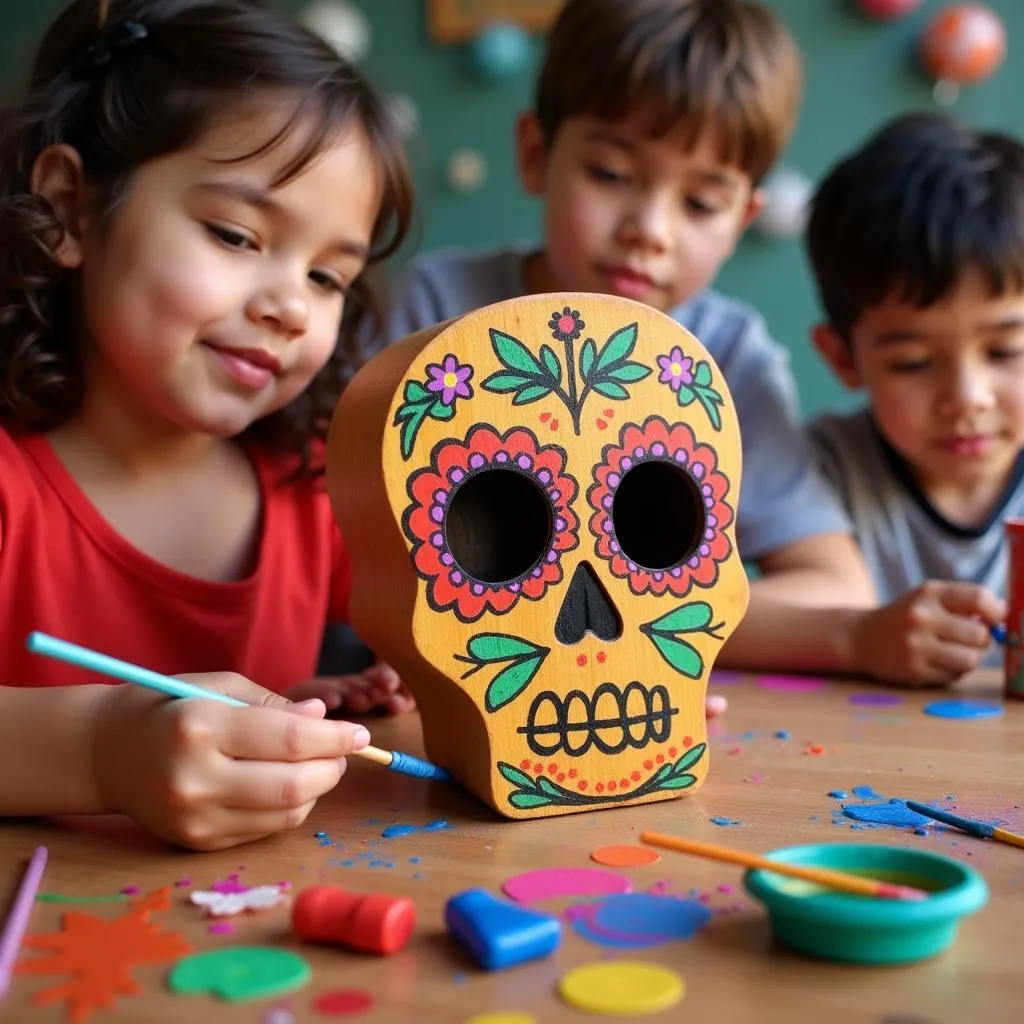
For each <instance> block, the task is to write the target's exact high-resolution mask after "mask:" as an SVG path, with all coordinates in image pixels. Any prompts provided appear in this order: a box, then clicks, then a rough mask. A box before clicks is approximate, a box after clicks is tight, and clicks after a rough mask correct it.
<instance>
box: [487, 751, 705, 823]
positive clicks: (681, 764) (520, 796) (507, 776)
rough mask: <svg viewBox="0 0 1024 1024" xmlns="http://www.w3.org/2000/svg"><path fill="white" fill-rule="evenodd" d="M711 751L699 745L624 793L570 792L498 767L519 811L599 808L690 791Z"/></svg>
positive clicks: (542, 778)
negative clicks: (695, 772) (652, 795)
mask: <svg viewBox="0 0 1024 1024" xmlns="http://www.w3.org/2000/svg"><path fill="white" fill-rule="evenodd" d="M707 749H708V745H707V744H706V743H698V744H697V745H696V746H694V747H691V748H690V749H689V750H687V751H686V752H685V753H684V754H683V755H682V756H681V757H680V758H678V759H677V760H676V761H675V762H670V763H669V764H663V765H661V767H660V768H658V769H657V770H656V771H654V772H653V773H652V774H651V775H650V776H648V777H647V779H645V780H644V781H642V782H641V783H640V785H639V786H637V787H636V788H635V789H632V790H628V791H626V792H623V793H603V794H590V793H581V792H579V791H578V790H572V789H566V788H565V787H564V786H562V785H560V784H559V783H557V782H554V781H553V780H552V779H550V778H548V777H547V776H546V775H537V776H532V775H527V773H526V772H524V771H522V770H521V769H519V768H516V767H514V766H513V765H510V764H508V763H506V762H505V761H499V762H498V764H497V768H498V772H499V773H500V775H501V777H502V778H503V779H504V780H505V781H506V782H508V783H509V784H510V785H511V786H512V790H511V792H510V793H509V794H508V802H509V803H510V804H511V805H512V806H513V807H515V808H517V809H518V810H532V809H533V808H535V807H581V806H591V807H596V806H600V805H602V804H612V803H621V802H623V801H625V800H636V799H637V798H638V797H644V796H647V795H649V794H650V793H657V792H662V791H665V790H676V789H689V788H690V787H691V786H692V785H693V784H694V783H695V782H696V781H697V776H696V775H693V774H692V772H691V769H693V768H694V767H695V766H696V765H697V764H699V763H700V761H701V758H703V757H704V755H705V754H706V753H707Z"/></svg>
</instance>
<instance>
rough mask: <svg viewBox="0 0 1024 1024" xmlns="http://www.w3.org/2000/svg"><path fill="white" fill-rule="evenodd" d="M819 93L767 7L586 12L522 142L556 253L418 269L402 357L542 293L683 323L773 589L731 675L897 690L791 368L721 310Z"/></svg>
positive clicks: (579, 6)
mask: <svg viewBox="0 0 1024 1024" xmlns="http://www.w3.org/2000/svg"><path fill="white" fill-rule="evenodd" d="M801 80H802V71H801V62H800V56H799V53H798V51H797V48H796V45H795V44H794V42H793V40H792V39H791V38H790V36H789V34H788V33H787V31H786V30H785V28H784V27H783V26H782V25H781V24H780V22H779V21H778V20H777V19H776V18H775V16H774V15H773V14H772V13H771V12H770V11H768V10H767V9H765V8H764V7H761V6H759V5H757V4H755V3H750V2H745V0H568V2H567V3H566V5H565V7H564V8H563V9H562V12H561V14H560V16H559V17H558V19H557V21H556V23H555V25H554V27H553V29H552V32H551V35H550V40H549V45H548V50H547V56H546V59H545V62H544V66H543V69H542V71H541V74H540V78H539V82H538V86H537V93H536V103H535V105H534V109H533V110H532V111H530V112H528V113H524V114H523V115H522V116H521V117H520V118H519V121H518V124H517V126H516V151H517V159H518V167H519V174H520V178H521V180H522V183H523V185H524V187H525V188H526V190H527V191H528V192H529V193H530V194H532V195H535V196H537V197H538V198H540V199H541V200H542V201H543V203H544V241H543V244H542V245H541V246H540V247H532V248H513V249H506V250H503V251H498V252H484V253H481V252H475V253H466V252H454V251H442V252H437V253H432V254H428V255H427V256H425V257H421V258H420V259H418V260H416V261H414V262H413V263H412V264H411V265H410V267H409V269H408V272H407V274H406V276H405V280H404V282H402V284H401V287H400V288H399V289H398V291H397V293H396V295H395V302H394V306H393V309H392V313H391V317H390V323H389V328H388V332H387V337H386V339H385V340H387V341H394V340H397V339H398V338H401V337H404V336H405V335H407V334H410V333H412V332H414V331H416V330H419V329H421V328H423V327H426V326H428V325H431V324H435V323H438V322H439V321H443V320H448V319H451V318H453V317H458V316H461V315H462V314H464V313H466V312H468V311H469V310H472V309H477V308H480V307H482V306H485V305H488V304H491V303H494V302H498V301H502V300H505V299H510V298H514V297H516V296H519V295H524V294H531V293H537V292H554V291H575V292H603V293H606V294H613V295H620V296H624V297H628V298H630V299H634V300H638V301H641V302H644V303H646V304H648V305H651V306H653V307H655V308H657V309H659V310H662V311H663V312H665V313H667V314H668V315H670V316H672V317H673V318H674V319H676V320H677V321H678V322H679V323H681V324H682V325H683V326H685V327H686V328H688V329H689V330H690V331H691V332H692V333H693V334H694V335H695V336H696V337H697V338H699V339H700V341H701V342H702V343H703V344H704V346H705V347H706V348H707V349H708V351H709V352H710V353H711V354H712V356H713V357H714V359H715V360H716V362H717V364H718V366H719V367H720V369H721V371H722V373H723V374H724V376H725V379H726V381H727V383H728V385H729V389H730V391H731V393H732V396H733V399H734V400H735V403H736V408H737V410H738V412H739V418H740V426H741V430H742V434H743V461H744V476H743V486H742V490H741V498H740V504H739V515H738V543H739V547H740V550H741V552H742V554H743V556H744V558H745V559H746V560H747V561H748V562H754V563H756V565H757V568H758V570H759V578H758V579H757V580H756V581H754V583H753V586H752V591H751V602H750V607H749V611H748V613H747V616H746V618H745V620H744V622H743V623H742V625H741V626H740V628H739V629H738V630H737V631H736V633H735V634H734V636H733V638H732V639H731V640H730V641H729V643H728V644H727V646H726V647H725V649H724V650H723V653H722V656H721V658H720V663H721V664H723V665H726V664H728V665H732V666H735V667H752V668H762V669H772V668H774V669H804V670H810V671H833V672H859V671H869V672H872V673H873V674H876V675H880V676H885V675H886V671H885V660H884V658H883V659H879V658H875V657H873V654H874V649H875V648H876V647H877V643H876V642H875V639H874V636H873V632H872V628H871V627H872V624H873V622H874V620H873V619H872V618H871V616H870V615H866V614H863V613H862V610H863V609H866V608H867V607H869V606H870V605H872V603H873V599H874V598H873V592H872V587H871V582H870V578H869V575H868V572H867V569H866V566H865V564H864V562H863V559H862V558H861V556H860V554H859V553H858V551H857V548H856V546H855V544H854V542H853V540H852V538H851V536H850V525H849V521H848V519H847V517H846V515H845V513H844V512H843V510H842V508H841V507H840V504H839V502H838V501H837V500H836V498H835V496H834V495H833V494H832V493H831V492H830V490H829V488H828V487H827V485H826V484H825V482H824V480H823V479H822V478H821V477H819V475H818V472H817V469H816V467H815V465H814V462H813V460H812V458H811V454H810V450H809V447H808V445H807V441H806V438H805V437H804V434H803V431H802V429H801V424H800V416H799V411H798V408H797V402H796V394H795V385H794V381H793V378H792V375H791V372H790V369H789V363H788V353H787V352H786V350H785V349H783V348H781V347H780V346H779V345H777V344H776V343H775V342H773V341H772V340H771V339H770V338H769V336H768V333H767V330H766V328H765V325H764V322H763V320H762V319H761V317H760V316H758V314H757V313H756V312H755V311H754V310H752V309H750V308H749V307H747V306H744V305H742V304H740V303H738V302H735V301H733V300H731V299H728V298H725V297H724V296H722V295H719V294H717V293H716V292H714V291H711V290H709V285H710V284H711V281H712V280H713V278H714V277H715V275H716V274H717V272H718V270H719V268H720V266H721V265H722V263H723V262H724V261H725V260H726V259H727V258H728V257H729V255H730V254H731V253H732V251H733V249H734V247H735V245H736V243H737V241H738V240H739V238H740V236H741V235H742V234H743V231H744V230H745V228H746V227H747V226H748V225H749V224H750V222H751V221H752V220H753V219H754V218H755V217H756V216H757V214H758V213H759V212H760V210H761V208H762V206H763V202H764V199H763V194H762V192H761V191H760V188H759V185H760V183H761V181H762V180H763V178H764V176H765V174H766V173H767V171H768V170H769V168H770V167H771V166H772V164H773V162H774V161H775V159H776V158H777V156H778V155H779V152H780V151H781V150H782V148H783V147H784V146H785V144H786V142H787V141H788V139H789V136H790V134H791V131H792V129H793V124H794V121H795V118H796V114H797V108H798V105H799V100H800V93H801Z"/></svg>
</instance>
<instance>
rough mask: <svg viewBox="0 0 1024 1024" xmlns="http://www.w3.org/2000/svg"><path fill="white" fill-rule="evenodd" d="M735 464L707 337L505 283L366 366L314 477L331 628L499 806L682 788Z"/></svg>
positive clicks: (734, 492)
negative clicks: (320, 482)
mask: <svg viewBox="0 0 1024 1024" xmlns="http://www.w3.org/2000/svg"><path fill="white" fill-rule="evenodd" d="M740 460H741V455H740V437H739V427H738V424H737V420H736V413H735V409H734V407H733V405H732V401H731V399H730V396H729V394H728V391H727V389H726V386H725V382H724V381H723V380H722V377H721V374H720V373H719V371H718V368H717V367H716V366H715V364H714V363H713V362H712V360H711V359H710V358H709V356H708V353H707V352H706V351H705V350H704V348H703V347H702V346H701V345H700V343H699V342H698V341H697V340H696V339H695V338H694V337H693V336H692V335H691V334H689V333H688V332H687V331H686V330H684V329H683V328H682V327H680V326H679V324H677V323H676V322H675V321H674V320H671V319H670V318H669V317H667V316H665V315H664V314H662V313H659V312H657V311H655V310H653V309H650V308H649V307H647V306H643V305H640V304H639V303H635V302H632V301H629V300H626V299H619V298H613V297H609V296H601V295H588V294H550V295H533V296H528V297H525V298H519V299H513V300H510V301H508V302H502V303H498V304H496V305H493V306H488V307H486V308H484V309H480V310H476V311H475V312H472V313H469V314H467V315H466V316H463V317H461V318H459V319H457V320H453V321H450V322H448V323H446V324H441V325H439V326H436V327H432V328H429V329H427V330H424V331H420V332H419V333H417V334H414V335H412V336H410V337H408V338H406V339H404V340H403V341H401V342H399V343H397V344H395V345H392V346H390V347H389V348H387V349H385V350H384V351H383V352H381V353H380V354H379V355H378V356H377V357H376V358H374V359H373V360H372V361H371V362H370V363H368V364H367V365H366V366H365V367H364V368H363V369H362V370H361V371H360V372H359V373H358V374H357V375H356V377H355V378H354V379H353V381H352V382H351V384H350V385H349V386H348V388H347V389H346V391H345V393H344V395H343V396H342V399H341V401H340V402H339V404H338V407H337V410H336V412H335V414H334V418H333V421H332V424H331V430H330V436H329V439H328V453H327V482H328V488H329V491H330V495H331V501H332V505H333V508H334V511H335V514H336V516H337V518H338V522H339V524H340V526H341V529H342V532H343V534H344V536H345V537H346V538H347V540H348V542H349V546H350V552H351V559H352V624H353V626H354V627H355V629H356V631H357V632H358V634H359V635H360V637H361V638H362V639H363V640H364V641H365V642H366V643H367V644H369V645H370V646H371V647H372V648H373V649H374V650H375V651H376V652H377V654H378V655H379V656H380V658H381V659H382V660H384V661H387V662H389V663H390V664H392V665H393V666H394V667H395V668H396V669H397V670H398V672H399V673H400V674H401V675H402V677H403V678H404V679H405V680H406V682H407V683H408V685H409V687H410V689H411V690H412V692H413V693H414V695H415V697H416V700H417V703H418V704H419V708H420V711H421V714H422V720H423V730H424V739H425V744H426V751H427V756H428V757H429V758H430V759H431V760H432V761H434V762H435V763H437V764H440V765H443V766H444V767H446V768H449V769H450V770H451V771H452V772H453V773H454V775H455V776H456V778H457V779H458V780H459V781H460V782H462V783H463V784H464V785H465V786H467V787H468V788H469V789H470V790H471V791H472V792H474V793H475V794H476V795H477V796H478V797H480V799H482V800H484V801H485V802H486V803H488V804H490V805H491V806H492V807H494V808H495V809H496V810H497V811H499V812H500V813H502V814H504V815H507V816H508V817H511V818H535V817H541V816H544V815H551V814H564V813H568V812H571V811H590V810H594V809H596V808H603V807H614V806H620V805H623V804H631V803H642V802H646V801H651V800H664V799H667V798H669V797H674V796H679V795H680V794H682V793H683V792H685V791H686V790H688V789H695V788H696V787H697V786H699V785H700V784H701V782H703V780H704V778H705V776H706V774H707V770H708V748H707V733H706V725H705V718H704V696H705V692H706V689H707V679H708V674H709V673H710V671H711V666H712V664H713V662H714V659H715V657H716V655H717V653H718V650H719V647H720V646H721V644H722V642H723V641H724V640H725V639H726V638H727V637H728V636H729V634H730V633H731V632H732V631H733V629H735V627H736V625H737V623H738V622H739V620H740V618H741V617H742V616H743V613H744V611H745V610H746V604H747V596H748V587H747V579H746V575H745V573H744V570H743V566H742V564H741V561H740V558H739V557H738V555H737V552H736V541H735V536H734V525H735V518H736V507H737V501H738V498H739V486H740V468H741V467H740Z"/></svg>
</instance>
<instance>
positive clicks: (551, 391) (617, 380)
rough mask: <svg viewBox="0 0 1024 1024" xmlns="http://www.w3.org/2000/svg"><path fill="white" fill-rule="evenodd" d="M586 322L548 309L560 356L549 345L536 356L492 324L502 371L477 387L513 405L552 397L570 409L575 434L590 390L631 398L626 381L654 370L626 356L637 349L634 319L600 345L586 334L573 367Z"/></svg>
mask: <svg viewBox="0 0 1024 1024" xmlns="http://www.w3.org/2000/svg"><path fill="white" fill-rule="evenodd" d="M585 326H586V324H585V323H584V322H583V320H582V319H581V318H580V314H579V310H575V309H570V308H569V307H568V306H566V307H565V308H564V309H563V310H562V311H561V312H559V311H558V310H556V311H555V312H554V313H552V315H551V321H550V323H549V324H548V327H550V328H551V336H552V337H553V338H554V339H555V340H556V341H559V342H561V343H562V355H561V357H560V356H559V354H558V353H557V352H556V351H555V349H553V348H552V347H551V346H550V345H548V344H542V345H541V346H540V348H539V350H538V355H534V354H533V352H532V351H531V350H530V349H529V348H528V347H527V346H526V345H524V344H523V343H522V342H521V341H520V340H519V339H518V338H514V337H512V335H510V334H507V333H505V332H504V331H499V330H497V329H495V328H491V330H490V338H491V348H492V349H493V350H494V354H495V356H497V358H498V361H499V362H500V363H501V366H502V369H500V370H498V371H497V372H495V373H492V374H491V375H490V376H489V377H487V378H486V379H485V380H484V381H483V383H482V384H481V387H483V388H484V390H486V391H490V392H493V393H494V394H511V395H512V396H513V397H512V404H513V405H529V404H531V403H532V402H538V401H540V400H541V399H542V398H546V397H548V395H554V396H555V397H556V398H557V399H558V400H559V401H560V402H561V403H562V404H563V405H564V406H565V407H566V409H568V411H569V415H570V416H571V417H572V424H573V430H574V431H575V433H576V434H577V436H578V435H579V433H580V429H581V428H580V417H581V416H582V413H583V406H584V404H585V403H586V400H587V398H588V397H589V396H590V393H591V392H595V393H596V394H598V395H601V396H602V397H604V398H610V399H612V400H614V401H619V402H621V401H624V400H625V399H627V398H629V394H630V393H629V389H628V388H627V387H626V385H627V384H636V383H638V382H639V381H642V380H644V379H645V378H646V377H648V376H650V374H651V372H652V371H651V368H650V367H649V366H645V365H644V364H643V363H638V362H636V361H634V360H631V359H630V358H629V357H630V356H631V355H632V353H633V349H634V348H635V347H636V342H637V335H638V331H639V326H638V324H636V323H632V324H627V325H626V326H625V327H620V328H619V329H618V330H616V331H613V332H612V334H611V335H610V336H609V337H608V339H607V340H606V341H605V342H604V344H603V345H602V346H601V347H600V348H598V345H597V342H596V341H595V340H594V339H593V338H587V339H586V340H585V341H584V342H583V344H582V346H581V347H580V351H579V360H578V366H577V360H576V358H575V356H574V352H573V346H574V344H575V342H576V340H577V339H578V338H579V337H580V335H581V333H582V332H583V329H584V327H585ZM577 370H578V372H577Z"/></svg>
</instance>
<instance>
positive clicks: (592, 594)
mask: <svg viewBox="0 0 1024 1024" xmlns="http://www.w3.org/2000/svg"><path fill="white" fill-rule="evenodd" d="M587 633H593V634H594V636H596V637H597V638H598V639H599V640H605V641H609V642H610V641H612V640H617V639H618V638H619V637H620V636H622V618H621V616H620V615H619V612H618V609H617V608H616V607H615V604H614V602H613V601H612V599H611V598H610V597H609V596H608V592H607V591H606V590H605V589H604V587H603V586H601V581H600V580H599V579H598V578H597V574H596V573H595V572H594V570H593V569H592V568H591V567H590V566H589V565H588V564H587V563H586V562H580V564H579V565H577V566H576V571H575V572H574V573H573V574H572V580H570V582H569V589H568V590H567V591H566V593H565V599H564V600H563V601H562V607H561V608H559V609H558V617H557V618H556V619H555V637H556V638H557V639H558V642H559V643H562V644H566V645H569V646H571V645H572V644H578V643H579V642H580V641H581V640H582V639H583V638H584V637H585V636H586V635H587Z"/></svg>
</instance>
